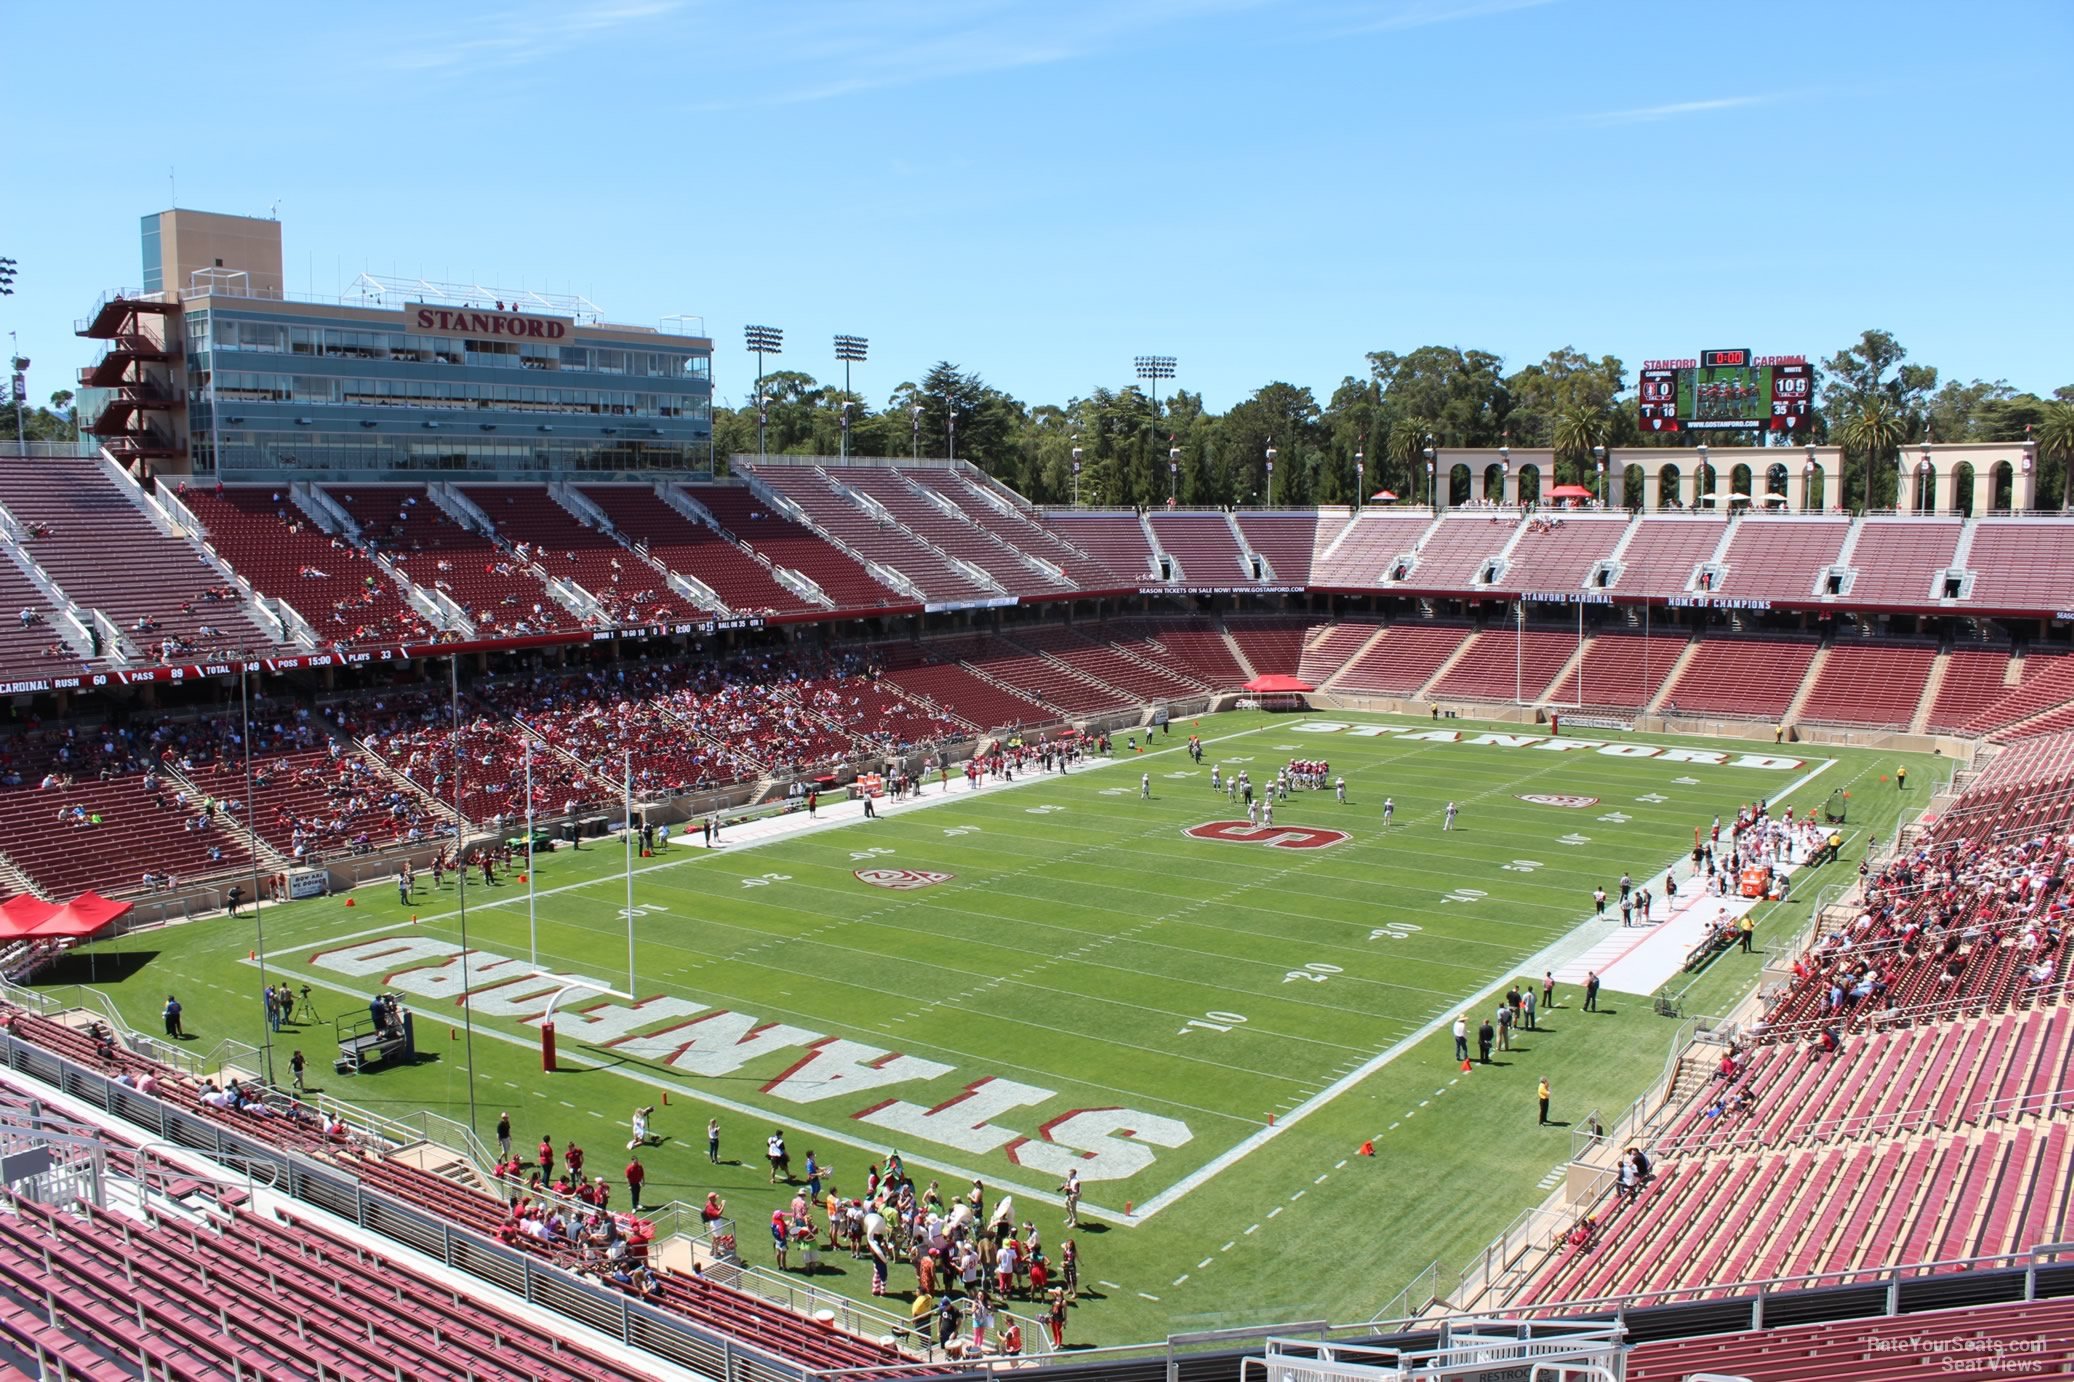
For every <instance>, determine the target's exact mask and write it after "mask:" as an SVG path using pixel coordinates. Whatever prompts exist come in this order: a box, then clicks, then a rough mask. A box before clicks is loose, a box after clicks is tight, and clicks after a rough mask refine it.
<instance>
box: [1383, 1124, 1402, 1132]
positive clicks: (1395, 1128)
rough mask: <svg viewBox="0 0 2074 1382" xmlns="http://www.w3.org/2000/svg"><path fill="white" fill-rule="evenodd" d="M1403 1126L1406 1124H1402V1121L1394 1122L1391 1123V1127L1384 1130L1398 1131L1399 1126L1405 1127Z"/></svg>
mask: <svg viewBox="0 0 2074 1382" xmlns="http://www.w3.org/2000/svg"><path fill="white" fill-rule="evenodd" d="M1403 1126H1404V1124H1402V1123H1392V1124H1391V1125H1390V1126H1389V1127H1387V1128H1385V1129H1384V1130H1383V1131H1385V1132H1396V1131H1397V1130H1398V1129H1399V1128H1401V1127H1403Z"/></svg>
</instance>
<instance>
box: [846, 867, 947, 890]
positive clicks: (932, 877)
mask: <svg viewBox="0 0 2074 1382" xmlns="http://www.w3.org/2000/svg"><path fill="white" fill-rule="evenodd" d="M955 877H957V875H956V874H954V873H931V872H930V871H929V870H928V869H858V870H857V881H858V882H860V883H869V884H871V886H873V887H874V888H902V889H906V888H933V887H935V886H936V885H937V884H938V883H948V882H950V881H951V879H953V878H955Z"/></svg>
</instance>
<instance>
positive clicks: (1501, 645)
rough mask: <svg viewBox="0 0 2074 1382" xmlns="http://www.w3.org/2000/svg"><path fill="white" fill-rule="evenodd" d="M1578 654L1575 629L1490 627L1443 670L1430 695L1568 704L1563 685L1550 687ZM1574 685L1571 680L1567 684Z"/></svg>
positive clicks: (1467, 699)
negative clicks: (1442, 675)
mask: <svg viewBox="0 0 2074 1382" xmlns="http://www.w3.org/2000/svg"><path fill="white" fill-rule="evenodd" d="M1576 651H1577V631H1576V630H1575V629H1563V630H1552V629H1528V630H1526V631H1525V632H1524V633H1522V632H1521V631H1520V630H1518V629H1515V628H1513V627H1512V626H1510V625H1506V626H1504V627H1497V626H1494V627H1492V628H1489V629H1486V630H1484V632H1483V633H1482V634H1480V635H1479V636H1478V637H1477V640H1476V642H1475V643H1474V644H1472V645H1471V646H1470V649H1469V651H1468V652H1466V653H1464V654H1463V655H1462V660H1461V661H1459V662H1457V663H1456V664H1455V665H1454V666H1453V667H1450V668H1449V669H1448V674H1447V675H1446V676H1444V677H1442V678H1441V679H1440V680H1439V682H1437V683H1436V684H1435V685H1434V687H1433V690H1432V693H1431V694H1432V695H1433V696H1434V697H1435V698H1436V699H1440V700H1465V701H1510V700H1513V699H1514V698H1515V696H1518V697H1520V698H1523V699H1524V700H1526V701H1529V702H1533V701H1539V700H1542V699H1543V698H1544V697H1545V698H1547V699H1549V700H1558V701H1561V700H1569V699H1573V697H1572V696H1571V695H1570V694H1569V691H1568V690H1566V689H1565V688H1563V687H1557V688H1556V689H1555V690H1553V691H1551V690H1550V689H1549V683H1551V682H1553V681H1554V680H1555V678H1556V674H1557V673H1558V672H1561V671H1562V670H1563V666H1564V664H1565V663H1567V662H1569V660H1570V658H1571V656H1572V655H1573V654H1575V653H1576ZM1569 684H1570V686H1572V687H1574V686H1575V684H1576V679H1575V678H1574V677H1573V678H1571V679H1570V682H1569Z"/></svg>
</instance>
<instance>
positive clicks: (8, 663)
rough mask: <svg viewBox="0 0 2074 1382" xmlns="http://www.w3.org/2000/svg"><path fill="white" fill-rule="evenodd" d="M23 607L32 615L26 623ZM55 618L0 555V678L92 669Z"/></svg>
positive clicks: (39, 593)
mask: <svg viewBox="0 0 2074 1382" xmlns="http://www.w3.org/2000/svg"><path fill="white" fill-rule="evenodd" d="M23 610H28V611H29V612H30V615H31V616H32V617H31V619H30V622H28V623H26V624H24V623H23V622H22V618H21V613H22V611H23ZM239 617H240V620H242V619H243V616H242V615H241V616H239ZM57 619H58V611H57V609H56V608H55V607H54V606H52V605H51V603H50V602H49V601H48V600H46V599H44V598H43V592H42V591H40V590H38V589H37V588H36V587H35V585H34V584H32V583H31V582H30V580H29V578H28V577H27V576H25V575H23V574H22V572H21V570H20V569H19V568H18V567H16V566H15V564H14V563H13V562H12V561H8V560H5V559H4V558H0V677H4V678H5V679H7V680H23V681H26V680H29V679H31V678H35V677H57V676H74V675H76V674H78V673H80V672H82V671H90V670H92V668H91V664H90V663H89V661H88V660H87V659H86V658H84V657H81V656H80V655H79V654H78V653H76V652H74V651H73V650H72V646H71V644H69V643H67V642H65V640H64V638H63V637H62V636H61V635H60V634H59V633H58V629H57ZM140 636H141V635H140Z"/></svg>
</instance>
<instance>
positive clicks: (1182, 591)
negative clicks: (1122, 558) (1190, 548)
mask: <svg viewBox="0 0 2074 1382" xmlns="http://www.w3.org/2000/svg"><path fill="white" fill-rule="evenodd" d="M1306 588H1307V587H1304V586H1300V585H1188V584H1186V583H1184V582H1181V581H1176V582H1175V583H1174V584H1172V585H1141V586H1139V587H1138V594H1140V595H1301V594H1303V593H1304V591H1305V590H1306ZM1369 593H1370V594H1374V593H1375V592H1374V591H1370V592H1369Z"/></svg>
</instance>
